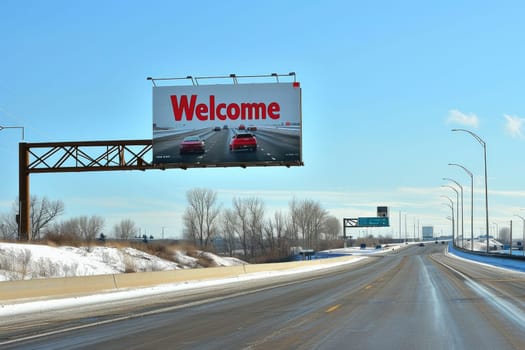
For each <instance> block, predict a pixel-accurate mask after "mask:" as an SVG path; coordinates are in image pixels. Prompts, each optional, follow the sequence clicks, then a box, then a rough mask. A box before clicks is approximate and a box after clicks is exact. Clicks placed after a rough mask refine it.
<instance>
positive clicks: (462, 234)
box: [443, 177, 465, 249]
mask: <svg viewBox="0 0 525 350" xmlns="http://www.w3.org/2000/svg"><path fill="white" fill-rule="evenodd" d="M443 180H445V181H452V182H453V183H455V184H456V185H458V186H459V188H460V190H461V248H463V249H465V243H464V240H463V237H464V229H465V222H464V220H463V212H464V211H463V207H464V206H463V203H464V202H463V186H461V185H460V183H459V182H457V181H456V180H452V179H449V178H448V177H444V178H443ZM458 209H459V208H458ZM458 215H459V212H458ZM458 224H459V216H458ZM458 234H459V229H458Z"/></svg>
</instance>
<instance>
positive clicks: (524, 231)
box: [511, 214, 525, 256]
mask: <svg viewBox="0 0 525 350" xmlns="http://www.w3.org/2000/svg"><path fill="white" fill-rule="evenodd" d="M514 216H517V217H519V218H520V219H521V220H522V221H523V238H522V239H521V249H522V250H523V255H524V256H525V247H524V244H525V218H524V217H523V216H521V215H517V214H516V215H514ZM511 251H512V247H511Z"/></svg>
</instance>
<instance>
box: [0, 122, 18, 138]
mask: <svg viewBox="0 0 525 350" xmlns="http://www.w3.org/2000/svg"><path fill="white" fill-rule="evenodd" d="M4 129H21V130H22V140H24V127H23V126H2V125H0V131H2V130H4Z"/></svg>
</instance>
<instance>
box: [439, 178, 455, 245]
mask: <svg viewBox="0 0 525 350" xmlns="http://www.w3.org/2000/svg"><path fill="white" fill-rule="evenodd" d="M441 187H448V188H450V189H452V190H453V191H454V192H456V212H457V215H456V239H457V238H458V237H457V236H458V234H459V191H458V190H456V189H455V188H454V187H452V186H450V185H442V186H441ZM453 243H454V245H456V242H455V241H453Z"/></svg>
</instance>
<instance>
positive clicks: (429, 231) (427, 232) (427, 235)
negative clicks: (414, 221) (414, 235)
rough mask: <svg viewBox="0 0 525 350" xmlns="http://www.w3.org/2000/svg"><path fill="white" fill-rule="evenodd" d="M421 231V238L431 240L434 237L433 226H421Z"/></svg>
mask: <svg viewBox="0 0 525 350" xmlns="http://www.w3.org/2000/svg"><path fill="white" fill-rule="evenodd" d="M421 233H422V234H423V240H424V241H426V240H431V239H433V238H434V226H423V227H421Z"/></svg>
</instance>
